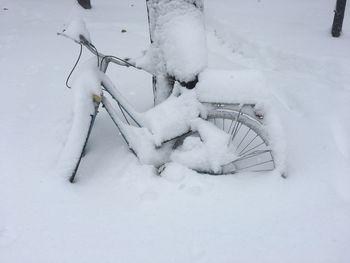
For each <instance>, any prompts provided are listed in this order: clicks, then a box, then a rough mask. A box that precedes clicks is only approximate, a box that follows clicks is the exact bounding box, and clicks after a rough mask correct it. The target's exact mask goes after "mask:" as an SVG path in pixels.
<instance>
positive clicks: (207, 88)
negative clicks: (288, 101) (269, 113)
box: [196, 69, 271, 105]
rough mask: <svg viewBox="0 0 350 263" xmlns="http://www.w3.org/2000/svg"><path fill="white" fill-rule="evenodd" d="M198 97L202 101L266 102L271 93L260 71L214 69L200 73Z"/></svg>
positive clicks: (197, 86)
mask: <svg viewBox="0 0 350 263" xmlns="http://www.w3.org/2000/svg"><path fill="white" fill-rule="evenodd" d="M196 89H197V93H198V99H199V100H200V101H204V102H224V103H241V104H262V105H263V104H264V103H265V104H266V103H268V102H269V101H270V98H271V94H270V92H269V90H268V88H267V87H266V85H265V78H264V76H263V74H262V72H260V71H257V70H252V69H249V70H215V69H208V70H205V71H203V72H202V73H200V75H199V82H198V84H197V85H196Z"/></svg>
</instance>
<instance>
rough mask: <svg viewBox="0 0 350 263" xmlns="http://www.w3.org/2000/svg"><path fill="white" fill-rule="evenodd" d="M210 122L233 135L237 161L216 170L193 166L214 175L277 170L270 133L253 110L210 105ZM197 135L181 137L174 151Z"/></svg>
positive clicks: (228, 105) (226, 105)
mask: <svg viewBox="0 0 350 263" xmlns="http://www.w3.org/2000/svg"><path fill="white" fill-rule="evenodd" d="M206 105H207V107H208V116H207V121H209V122H211V123H213V124H214V125H215V126H217V127H218V128H220V129H221V130H223V131H225V132H226V133H228V134H230V136H231V137H230V139H231V138H232V140H231V141H230V150H232V151H234V152H232V153H233V154H235V156H236V158H235V159H234V160H233V161H232V162H230V163H226V164H223V165H222V166H221V170H220V171H219V172H218V171H213V170H211V169H208V168H205V169H203V167H191V165H190V166H188V165H186V166H187V167H188V168H190V169H193V170H195V171H197V172H199V173H205V174H210V175H227V174H235V173H238V172H265V171H272V170H274V168H275V161H274V158H273V153H272V150H271V148H270V143H269V138H268V134H267V132H266V128H265V127H264V125H263V123H262V122H261V120H260V119H259V117H258V116H256V115H255V113H254V110H253V107H252V106H250V105H248V106H249V107H246V109H244V107H241V106H240V105H238V104H235V105H233V104H232V105H230V104H213V103H207V104H206ZM190 136H197V137H198V133H196V132H193V133H190V134H186V135H184V136H182V137H181V138H179V139H178V140H177V141H176V143H175V144H174V149H177V148H178V147H181V145H183V143H184V141H185V140H186V138H188V137H190Z"/></svg>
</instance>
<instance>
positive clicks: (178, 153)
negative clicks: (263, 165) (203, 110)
mask: <svg viewBox="0 0 350 263" xmlns="http://www.w3.org/2000/svg"><path fill="white" fill-rule="evenodd" d="M191 130H192V131H193V132H198V136H189V137H187V138H186V139H185V140H184V142H183V144H182V145H181V146H180V147H179V148H178V149H176V150H175V151H174V152H173V153H172V154H171V156H170V158H171V160H172V161H173V162H176V163H179V164H182V165H184V166H186V167H188V168H191V169H195V170H199V171H201V170H203V171H213V172H216V173H217V172H220V171H221V165H223V164H226V163H227V162H228V161H230V160H232V159H234V156H232V155H233V154H232V153H230V152H229V147H228V145H229V139H230V135H229V134H228V133H226V132H224V131H222V130H220V129H219V128H217V127H216V126H215V125H214V124H212V123H210V122H208V121H205V120H203V119H199V118H198V119H196V120H193V121H192V122H191Z"/></svg>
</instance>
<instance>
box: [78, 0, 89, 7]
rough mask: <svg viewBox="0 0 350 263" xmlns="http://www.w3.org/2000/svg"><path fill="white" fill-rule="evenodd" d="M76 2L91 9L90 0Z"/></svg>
mask: <svg viewBox="0 0 350 263" xmlns="http://www.w3.org/2000/svg"><path fill="white" fill-rule="evenodd" d="M78 3H79V4H80V5H81V6H82V7H83V8H85V9H91V1H90V0H78Z"/></svg>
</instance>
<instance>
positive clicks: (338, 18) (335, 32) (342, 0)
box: [332, 0, 346, 37]
mask: <svg viewBox="0 0 350 263" xmlns="http://www.w3.org/2000/svg"><path fill="white" fill-rule="evenodd" d="M345 6H346V0H337V4H336V7H335V10H334V19H333V25H332V36H333V37H339V36H340V33H341V29H342V26H343V20H344V13H345Z"/></svg>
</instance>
